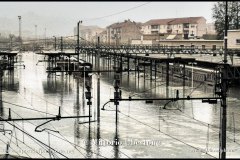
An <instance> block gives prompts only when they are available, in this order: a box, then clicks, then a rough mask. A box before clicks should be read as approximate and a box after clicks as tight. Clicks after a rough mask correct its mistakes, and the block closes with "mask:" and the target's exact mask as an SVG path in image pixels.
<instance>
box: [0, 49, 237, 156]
mask: <svg viewBox="0 0 240 160" xmlns="http://www.w3.org/2000/svg"><path fill="white" fill-rule="evenodd" d="M83 58H84V57H83ZM42 59H43V56H38V55H35V54H33V53H32V52H25V53H23V54H22V60H23V61H24V64H25V66H26V67H25V69H24V68H23V67H22V66H18V67H17V68H15V70H14V71H12V72H10V71H5V72H4V76H3V80H2V86H3V87H2V90H3V92H2V94H1V95H0V96H1V97H0V98H1V99H2V102H1V103H0V114H1V117H3V118H5V119H7V118H9V108H11V118H36V117H38V118H40V117H53V116H56V115H58V113H59V107H60V113H61V116H88V114H89V107H88V105H87V103H86V102H87V100H84V99H85V96H83V92H85V91H86V89H83V88H84V86H83V80H82V79H75V78H73V76H72V75H68V74H65V73H57V74H56V75H55V74H54V75H53V74H52V75H49V76H48V74H47V73H46V67H47V64H46V63H43V62H42V63H38V64H37V61H38V60H42ZM111 65H113V62H112V63H111ZM106 66H107V64H106V61H101V68H102V69H106ZM131 67H133V66H131ZM149 76H150V75H149V74H148V73H147V74H146V78H145V80H144V78H143V73H140V75H139V78H138V75H137V74H135V72H130V73H129V75H128V73H127V72H124V73H122V76H121V86H120V87H121V91H122V98H128V97H129V96H131V97H132V98H165V97H169V98H172V97H175V96H176V90H179V97H186V96H188V95H190V96H191V97H208V96H209V97H212V96H213V95H214V94H213V91H214V89H213V87H212V86H208V85H205V84H203V83H194V84H193V86H194V88H191V86H192V84H191V80H190V81H189V80H186V86H184V87H183V85H182V81H183V80H181V79H172V78H170V80H171V81H170V83H169V86H168V87H166V81H165V76H164V75H163V76H162V75H161V74H159V75H157V79H156V80H153V81H151V80H150V77H149ZM113 80H114V73H102V74H101V75H100V104H101V105H100V106H101V108H102V107H103V105H104V104H105V103H106V102H108V101H109V99H110V98H113V96H114V88H113ZM239 91H240V87H238V88H237V87H235V88H231V89H230V90H229V92H228V106H227V107H228V113H227V158H237V157H238V158H239V157H240V134H239V131H240V125H239V123H240V118H239V114H240V108H239V104H240V103H239V102H240V96H239V93H240V92H239ZM91 92H92V106H91V115H92V117H91V121H92V122H91V123H90V124H89V123H88V118H73V119H61V120H55V121H51V122H49V123H47V124H45V125H42V126H41V127H39V128H38V129H39V130H43V131H42V132H35V128H36V126H38V125H41V124H43V123H44V122H46V121H48V120H26V121H15V122H9V123H7V122H0V127H1V128H0V129H1V130H0V154H6V152H7V151H8V153H9V154H11V155H18V156H25V157H32V158H64V157H68V158H218V157H219V119H220V102H218V103H217V104H207V103H202V102H201V101H200V100H195V101H190V100H188V101H176V102H172V103H169V104H168V105H167V106H166V109H163V106H164V105H165V104H166V103H167V101H154V102H153V103H150V104H146V102H145V101H120V102H119V106H118V109H119V112H118V118H117V122H116V110H115V109H116V107H115V105H114V103H108V104H106V105H105V110H101V116H100V122H99V123H98V122H97V121H96V119H97V74H93V76H92V90H91ZM14 126H15V127H14ZM3 130H4V131H3ZM23 132H24V134H23ZM7 144H9V147H8V149H7Z"/></svg>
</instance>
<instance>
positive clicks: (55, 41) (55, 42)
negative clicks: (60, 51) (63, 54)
mask: <svg viewBox="0 0 240 160" xmlns="http://www.w3.org/2000/svg"><path fill="white" fill-rule="evenodd" d="M53 37H54V49H55V51H56V50H57V37H56V36H53Z"/></svg>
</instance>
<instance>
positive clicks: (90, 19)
mask: <svg viewBox="0 0 240 160" xmlns="http://www.w3.org/2000/svg"><path fill="white" fill-rule="evenodd" d="M149 3H151V2H147V3H144V4H141V5H138V6H135V7H132V8H129V9H126V10H123V11H120V12H116V13H113V14H110V15H106V16H102V17H97V18H88V19H83V20H82V21H83V22H84V21H93V20H99V19H103V18H107V17H111V16H115V15H118V14H121V13H124V12H128V11H130V10H133V9H136V8H139V7H142V6H144V5H147V4H149Z"/></svg>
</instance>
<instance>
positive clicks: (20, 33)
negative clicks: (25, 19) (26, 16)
mask: <svg viewBox="0 0 240 160" xmlns="http://www.w3.org/2000/svg"><path fill="white" fill-rule="evenodd" d="M18 20H19V43H20V45H19V46H20V49H21V48H22V29H21V25H22V21H21V20H22V17H21V16H18Z"/></svg>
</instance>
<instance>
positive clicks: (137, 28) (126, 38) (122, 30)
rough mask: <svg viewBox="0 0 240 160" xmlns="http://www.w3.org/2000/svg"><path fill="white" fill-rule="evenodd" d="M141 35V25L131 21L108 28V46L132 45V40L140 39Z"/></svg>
mask: <svg viewBox="0 0 240 160" xmlns="http://www.w3.org/2000/svg"><path fill="white" fill-rule="evenodd" d="M141 35H142V34H141V23H136V22H134V21H130V20H125V21H124V22H121V23H114V24H112V25H110V26H108V27H107V42H108V44H115V45H119V44H130V43H131V41H132V39H139V38H140V37H141Z"/></svg>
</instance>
